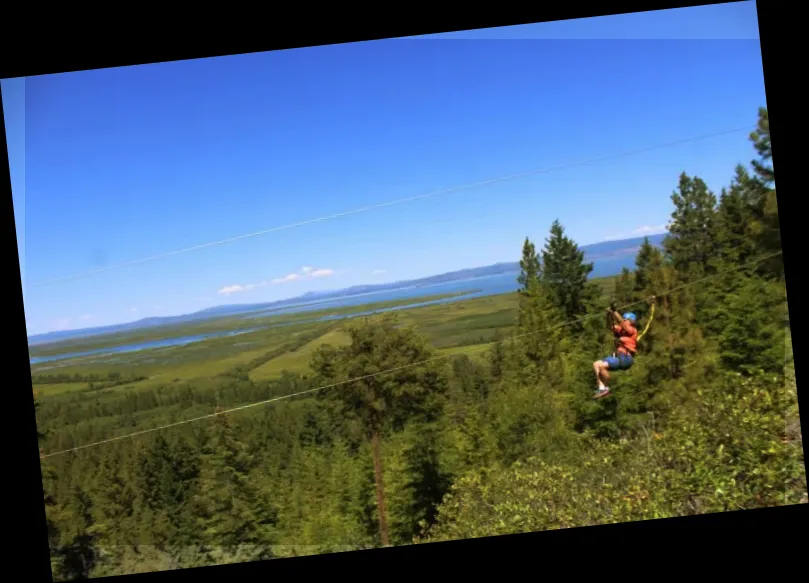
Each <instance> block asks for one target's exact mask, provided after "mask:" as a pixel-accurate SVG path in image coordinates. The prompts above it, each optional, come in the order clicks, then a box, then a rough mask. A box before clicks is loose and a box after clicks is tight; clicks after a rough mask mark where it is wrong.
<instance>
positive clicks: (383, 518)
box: [371, 431, 390, 546]
mask: <svg viewBox="0 0 809 583" xmlns="http://www.w3.org/2000/svg"><path fill="white" fill-rule="evenodd" d="M371 446H372V448H373V456H374V478H375V479H376V505H377V509H378V510H379V534H380V536H381V538H382V545H383V546H388V545H389V544H390V540H389V539H388V517H387V512H386V511H385V480H384V474H383V471H382V452H381V448H380V444H379V432H377V431H374V432H373V434H372V435H371Z"/></svg>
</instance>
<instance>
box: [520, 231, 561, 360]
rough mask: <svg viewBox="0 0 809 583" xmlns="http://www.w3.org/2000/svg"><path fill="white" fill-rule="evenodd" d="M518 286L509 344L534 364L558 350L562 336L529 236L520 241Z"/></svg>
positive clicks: (558, 319) (557, 317) (558, 320)
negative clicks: (514, 324) (514, 323)
mask: <svg viewBox="0 0 809 583" xmlns="http://www.w3.org/2000/svg"><path fill="white" fill-rule="evenodd" d="M522 253H523V254H522V259H521V260H520V267H521V272H520V275H519V277H518V279H517V281H518V283H519V284H520V285H521V288H520V289H519V291H518V293H519V302H518V317H517V334H516V338H515V339H514V340H511V341H510V343H511V344H512V345H515V346H518V347H520V350H519V352H520V353H521V354H522V355H524V356H525V357H526V358H527V359H528V361H529V362H531V363H534V365H537V364H539V363H541V362H547V361H549V360H550V359H551V358H552V356H553V355H554V354H557V353H558V349H559V346H558V343H559V342H560V339H561V330H560V327H559V325H560V324H561V320H562V318H561V316H560V312H559V310H558V309H557V308H556V307H555V305H554V303H553V298H552V296H551V291H550V289H549V288H548V286H547V285H545V284H544V283H543V281H542V279H541V278H542V266H541V264H540V262H539V257H538V255H537V252H536V247H535V246H534V244H533V243H532V242H531V241H530V240H529V239H528V238H526V239H525V243H524V244H523V251H522Z"/></svg>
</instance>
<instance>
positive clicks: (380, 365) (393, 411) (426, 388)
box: [310, 317, 446, 546]
mask: <svg viewBox="0 0 809 583" xmlns="http://www.w3.org/2000/svg"><path fill="white" fill-rule="evenodd" d="M349 335H350V337H351V344H350V345H348V346H344V347H340V348H334V347H332V346H329V345H326V346H323V347H321V348H319V349H318V351H317V352H316V353H315V354H314V355H313V359H312V362H311V365H310V366H311V368H312V369H313V370H315V371H316V373H317V374H318V375H319V376H320V377H321V378H322V379H324V380H326V382H345V381H349V380H351V381H352V382H347V384H345V385H342V386H339V387H335V389H334V390H333V391H330V392H329V393H327V398H330V399H334V400H335V401H336V402H337V403H339V405H340V406H341V411H342V413H343V415H344V416H345V417H354V418H355V419H357V420H358V421H359V422H360V424H361V425H362V427H363V429H364V432H365V434H366V436H367V437H368V438H369V439H370V442H371V451H372V457H373V461H374V481H375V483H376V497H377V512H378V518H379V535H380V539H381V542H382V544H383V545H385V546H387V545H388V544H390V537H389V532H388V523H387V512H386V504H385V481H384V467H383V463H382V448H381V439H382V434H383V433H384V432H386V431H388V430H390V429H401V428H402V427H404V424H405V422H406V421H408V420H409V419H413V418H421V419H423V420H424V421H430V420H434V419H435V417H436V414H437V413H438V412H439V410H440V409H439V406H440V398H441V395H442V394H443V393H444V392H445V390H446V378H445V376H444V373H443V372H442V370H441V367H440V365H436V364H434V363H433V362H431V361H430V359H431V358H432V357H433V352H432V350H431V348H430V346H429V344H428V343H427V342H426V341H425V340H424V339H423V338H422V337H420V336H419V335H418V334H417V333H416V332H415V331H414V330H412V329H411V328H405V327H400V326H398V325H397V321H396V319H395V318H393V317H383V318H381V319H379V320H366V321H364V322H362V323H360V324H358V325H354V326H351V327H350V328H349ZM422 363H423V364H422ZM383 371H389V372H387V373H386V374H378V373H381V372H383ZM377 374H378V376H373V375H377ZM353 379H356V380H353Z"/></svg>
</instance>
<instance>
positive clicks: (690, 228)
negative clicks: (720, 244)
mask: <svg viewBox="0 0 809 583" xmlns="http://www.w3.org/2000/svg"><path fill="white" fill-rule="evenodd" d="M671 199H672V201H673V202H674V207H675V208H674V212H673V213H672V215H671V218H672V221H671V224H670V225H669V235H668V236H667V237H666V238H665V240H664V242H663V245H664V247H665V249H666V252H667V254H668V255H669V257H670V258H671V261H672V264H673V266H674V268H675V269H676V270H677V272H678V273H679V274H680V275H681V276H682V278H683V280H685V281H693V280H694V279H697V278H699V277H702V276H704V275H706V274H707V273H708V272H709V271H710V259H711V258H712V256H713V254H714V253H715V252H716V249H717V245H716V232H715V227H716V225H715V222H716V221H715V218H716V213H715V209H716V197H715V196H714V194H713V193H712V192H711V191H710V190H709V189H708V186H707V185H706V184H705V182H704V181H703V180H702V179H701V178H699V177H696V176H695V177H693V178H691V177H689V176H688V175H686V174H685V172H683V173H682V174H681V175H680V183H679V188H678V190H677V191H676V192H674V193H673V194H672V195H671Z"/></svg>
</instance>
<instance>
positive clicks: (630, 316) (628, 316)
mask: <svg viewBox="0 0 809 583" xmlns="http://www.w3.org/2000/svg"><path fill="white" fill-rule="evenodd" d="M623 318H624V320H629V321H630V322H632V323H633V324H634V323H635V321H636V320H637V318H636V317H635V314H633V313H632V312H627V313H626V314H624V316H623Z"/></svg>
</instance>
